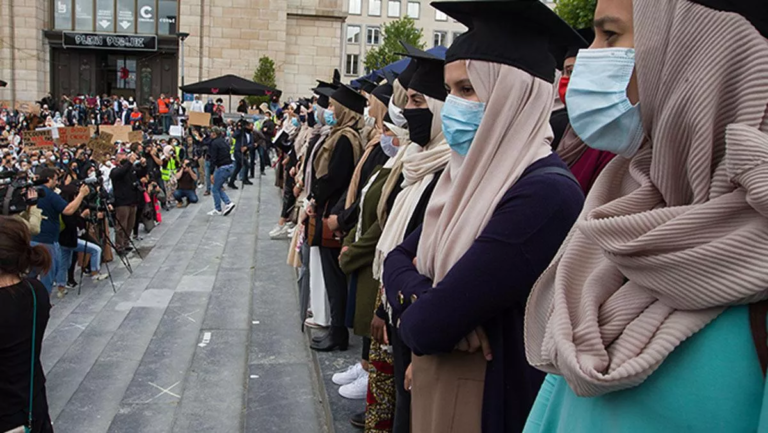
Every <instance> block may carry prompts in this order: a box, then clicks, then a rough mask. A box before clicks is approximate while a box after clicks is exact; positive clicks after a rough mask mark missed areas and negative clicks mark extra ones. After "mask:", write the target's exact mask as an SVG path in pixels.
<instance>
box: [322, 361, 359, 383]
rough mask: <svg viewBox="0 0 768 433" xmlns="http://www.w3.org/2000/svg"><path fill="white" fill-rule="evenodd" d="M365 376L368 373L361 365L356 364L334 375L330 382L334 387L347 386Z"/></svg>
mask: <svg viewBox="0 0 768 433" xmlns="http://www.w3.org/2000/svg"><path fill="white" fill-rule="evenodd" d="M367 374H368V373H366V372H365V370H363V364H362V363H360V362H358V363H357V364H355V365H353V366H351V367H349V368H348V369H346V370H344V371H342V372H341V373H336V374H334V375H333V377H332V378H331V380H332V381H333V383H335V384H336V385H349V384H350V383H352V382H354V381H356V380H357V379H359V378H360V376H363V375H366V376H367Z"/></svg>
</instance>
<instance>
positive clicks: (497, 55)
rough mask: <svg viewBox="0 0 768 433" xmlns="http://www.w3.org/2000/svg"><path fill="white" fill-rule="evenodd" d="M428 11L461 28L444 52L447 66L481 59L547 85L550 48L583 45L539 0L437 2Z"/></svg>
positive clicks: (552, 73) (552, 68)
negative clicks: (520, 70) (461, 61)
mask: <svg viewBox="0 0 768 433" xmlns="http://www.w3.org/2000/svg"><path fill="white" fill-rule="evenodd" d="M432 6H434V7H435V8H436V9H438V10H440V11H442V12H443V13H445V14H446V15H449V16H450V17H452V18H454V19H455V20H457V21H459V22H461V23H462V24H464V25H466V26H467V27H468V28H469V30H468V31H467V32H466V33H464V34H462V35H461V36H459V37H458V38H457V39H456V40H455V41H454V42H453V45H451V47H450V48H449V49H448V51H447V53H446V58H445V61H446V62H447V63H450V62H453V61H456V60H470V59H471V60H484V61H488V62H494V63H502V64H505V65H510V66H514V67H516V68H519V69H522V70H524V71H526V72H528V73H529V74H531V75H533V76H535V77H539V78H541V79H543V80H546V81H549V82H550V83H552V82H554V80H555V66H556V64H557V62H556V61H555V59H554V58H553V56H552V54H551V53H550V50H551V49H558V50H562V53H563V54H564V53H565V51H567V49H568V47H570V46H574V45H579V44H582V45H584V46H585V47H586V46H587V45H586V41H584V40H583V39H582V38H581V36H579V34H578V33H576V31H575V30H573V28H571V26H569V25H568V24H566V23H565V21H563V20H562V19H561V18H560V17H558V16H557V14H555V13H554V12H553V11H552V9H550V8H549V7H548V6H547V5H545V4H544V2H542V1H540V0H474V1H467V0H463V1H451V2H448V1H438V2H433V3H432Z"/></svg>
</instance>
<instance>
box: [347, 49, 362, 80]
mask: <svg viewBox="0 0 768 433" xmlns="http://www.w3.org/2000/svg"><path fill="white" fill-rule="evenodd" d="M359 63H360V56H359V55H357V54H347V63H346V67H345V68H344V73H345V74H347V75H357V74H358V72H359V71H360V65H359Z"/></svg>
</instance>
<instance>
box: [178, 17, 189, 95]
mask: <svg viewBox="0 0 768 433" xmlns="http://www.w3.org/2000/svg"><path fill="white" fill-rule="evenodd" d="M176 37H177V38H179V45H180V46H179V49H180V50H181V87H184V40H185V39H187V38H188V37H189V33H185V32H179V33H176ZM181 100H182V101H183V100H184V91H183V90H182V92H181Z"/></svg>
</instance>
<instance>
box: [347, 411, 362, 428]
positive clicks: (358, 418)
mask: <svg viewBox="0 0 768 433" xmlns="http://www.w3.org/2000/svg"><path fill="white" fill-rule="evenodd" d="M349 423H350V424H352V425H353V426H355V427H357V428H362V429H364V428H365V412H360V413H356V414H354V415H352V418H350V419H349Z"/></svg>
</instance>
